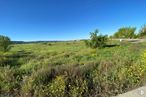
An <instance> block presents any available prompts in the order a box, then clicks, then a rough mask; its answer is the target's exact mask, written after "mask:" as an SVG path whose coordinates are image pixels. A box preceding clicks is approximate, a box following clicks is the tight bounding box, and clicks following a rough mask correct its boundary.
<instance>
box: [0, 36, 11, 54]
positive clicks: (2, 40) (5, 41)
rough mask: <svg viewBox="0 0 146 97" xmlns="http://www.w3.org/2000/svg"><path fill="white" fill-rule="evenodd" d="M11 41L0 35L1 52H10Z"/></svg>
mask: <svg viewBox="0 0 146 97" xmlns="http://www.w3.org/2000/svg"><path fill="white" fill-rule="evenodd" d="M10 44H11V40H10V38H9V37H7V36H3V35H0V51H3V52H6V51H8V50H9V48H10Z"/></svg>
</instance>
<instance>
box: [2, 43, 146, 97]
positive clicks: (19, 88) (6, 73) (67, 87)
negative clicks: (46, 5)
mask: <svg viewBox="0 0 146 97" xmlns="http://www.w3.org/2000/svg"><path fill="white" fill-rule="evenodd" d="M145 50H146V43H128V42H122V43H119V42H117V41H110V42H109V43H108V45H107V46H106V47H105V48H102V49H91V48H88V47H86V46H85V44H84V42H83V41H70V42H48V43H47V42H44V43H33V44H14V45H12V48H11V50H10V51H9V52H6V53H2V52H1V53H0V55H1V56H0V97H11V96H12V97H110V96H114V95H117V94H119V93H124V92H126V91H128V90H131V89H134V88H137V87H139V86H142V85H144V84H145V83H146V81H145V79H146V66H145V63H146V62H145V60H146V54H145Z"/></svg>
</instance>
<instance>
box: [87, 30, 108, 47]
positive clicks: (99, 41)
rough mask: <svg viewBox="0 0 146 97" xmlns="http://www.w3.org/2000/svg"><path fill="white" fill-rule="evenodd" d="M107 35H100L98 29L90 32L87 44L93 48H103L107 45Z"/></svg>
mask: <svg viewBox="0 0 146 97" xmlns="http://www.w3.org/2000/svg"><path fill="white" fill-rule="evenodd" d="M106 41H107V36H106V35H98V30H95V31H94V32H91V33H90V40H86V41H85V44H86V45H87V46H89V47H91V48H97V47H99V48H102V47H104V46H105V45H106Z"/></svg>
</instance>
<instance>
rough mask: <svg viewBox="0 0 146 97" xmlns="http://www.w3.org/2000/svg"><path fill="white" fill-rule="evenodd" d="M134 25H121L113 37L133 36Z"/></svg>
mask: <svg viewBox="0 0 146 97" xmlns="http://www.w3.org/2000/svg"><path fill="white" fill-rule="evenodd" d="M135 30H136V28H135V27H123V28H120V29H118V32H116V33H115V34H114V36H113V37H114V38H135V37H136V35H135Z"/></svg>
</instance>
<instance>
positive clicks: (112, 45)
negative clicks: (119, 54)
mask: <svg viewBox="0 0 146 97" xmlns="http://www.w3.org/2000/svg"><path fill="white" fill-rule="evenodd" d="M116 46H120V45H118V44H110V45H105V46H104V47H116Z"/></svg>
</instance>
